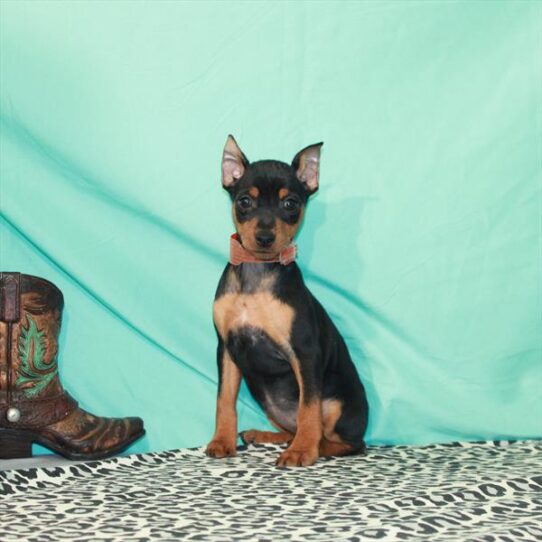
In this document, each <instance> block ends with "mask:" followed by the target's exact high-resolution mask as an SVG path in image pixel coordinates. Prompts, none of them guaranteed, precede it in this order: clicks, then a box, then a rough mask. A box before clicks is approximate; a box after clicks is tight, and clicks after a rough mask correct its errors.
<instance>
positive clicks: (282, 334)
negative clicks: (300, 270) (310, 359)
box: [213, 283, 294, 346]
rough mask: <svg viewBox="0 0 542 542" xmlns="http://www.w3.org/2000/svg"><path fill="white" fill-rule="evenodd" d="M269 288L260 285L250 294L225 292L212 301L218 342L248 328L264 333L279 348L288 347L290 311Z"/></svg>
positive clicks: (290, 329) (291, 314) (292, 310)
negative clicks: (278, 345) (257, 329)
mask: <svg viewBox="0 0 542 542" xmlns="http://www.w3.org/2000/svg"><path fill="white" fill-rule="evenodd" d="M269 286H270V284H269V283H268V284H265V283H264V284H262V287H261V289H258V291H256V292H254V293H250V294H246V293H242V292H239V291H229V292H227V293H225V294H224V295H222V296H221V297H219V298H218V299H217V300H216V301H215V303H214V306H213V318H214V322H215V326H216V328H217V330H218V333H219V334H220V337H221V338H222V340H224V341H225V340H226V339H227V337H228V334H229V333H230V332H232V331H236V330H238V329H240V328H242V327H246V326H251V327H256V328H259V329H261V330H262V331H265V333H267V334H268V335H269V336H270V337H271V338H272V339H273V340H274V341H275V342H277V343H278V344H280V345H282V346H286V345H288V344H289V342H290V335H291V331H292V322H293V320H294V309H293V308H292V307H290V305H287V304H286V303H282V302H281V301H279V300H278V299H277V298H276V297H275V296H274V295H273V294H272V293H271V291H270V288H269Z"/></svg>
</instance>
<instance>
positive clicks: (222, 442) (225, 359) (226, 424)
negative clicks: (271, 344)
mask: <svg viewBox="0 0 542 542" xmlns="http://www.w3.org/2000/svg"><path fill="white" fill-rule="evenodd" d="M217 358H218V359H217V361H218V379H219V381H218V397H217V401H216V429H215V434H214V436H213V439H212V440H211V442H209V444H208V445H207V449H206V450H205V453H206V454H207V455H208V456H210V457H216V458H222V457H229V456H234V455H236V448H237V410H236V407H235V404H236V402H237V394H238V393H239V386H240V384H241V371H239V368H238V367H237V365H235V363H234V362H233V360H232V359H231V356H230V354H229V353H228V350H227V349H226V347H225V346H224V344H223V342H222V341H221V340H220V339H219V344H218V350H217Z"/></svg>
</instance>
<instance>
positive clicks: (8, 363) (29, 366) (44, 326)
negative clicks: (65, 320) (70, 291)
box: [0, 273, 64, 406]
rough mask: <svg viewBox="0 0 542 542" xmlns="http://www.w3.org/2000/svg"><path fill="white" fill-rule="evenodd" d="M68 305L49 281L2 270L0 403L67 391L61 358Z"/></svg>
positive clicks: (56, 394) (53, 395) (4, 403)
mask: <svg viewBox="0 0 542 542" xmlns="http://www.w3.org/2000/svg"><path fill="white" fill-rule="evenodd" d="M63 305H64V300H63V297H62V293H61V291H60V290H59V289H58V288H57V287H56V286H55V285H54V284H52V283H50V282H49V281H47V280H45V279H42V278H38V277H33V276H31V275H24V274H20V273H0V406H2V405H7V404H10V403H19V402H26V401H31V400H35V399H44V398H49V397H55V396H58V395H61V394H62V393H63V389H62V386H61V385H60V381H59V379H58V363H57V356H58V336H59V333H60V325H61V316H62V308H63Z"/></svg>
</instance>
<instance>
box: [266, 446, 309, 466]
mask: <svg viewBox="0 0 542 542" xmlns="http://www.w3.org/2000/svg"><path fill="white" fill-rule="evenodd" d="M317 459H318V450H317V449H314V450H312V449H307V450H304V449H301V450H299V449H298V450H296V449H292V448H288V449H287V450H285V451H284V452H282V453H281V454H280V455H279V458H278V459H277V462H276V465H277V467H308V466H310V465H314V463H315V462H316V460H317Z"/></svg>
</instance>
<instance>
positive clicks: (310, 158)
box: [292, 143, 323, 194]
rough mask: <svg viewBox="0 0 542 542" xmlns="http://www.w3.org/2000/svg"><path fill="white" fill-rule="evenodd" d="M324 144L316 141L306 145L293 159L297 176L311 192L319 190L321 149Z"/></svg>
mask: <svg viewBox="0 0 542 542" xmlns="http://www.w3.org/2000/svg"><path fill="white" fill-rule="evenodd" d="M322 145H323V143H315V144H314V145H309V146H308V147H305V148H304V149H303V150H301V151H299V152H298V153H297V154H296V155H295V157H294V159H293V161H292V167H293V168H294V169H295V171H296V174H297V178H298V179H299V180H300V181H301V184H302V185H303V186H304V187H305V190H306V191H307V192H308V193H309V194H313V193H314V192H316V191H317V190H318V176H319V173H320V149H321V148H322Z"/></svg>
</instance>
